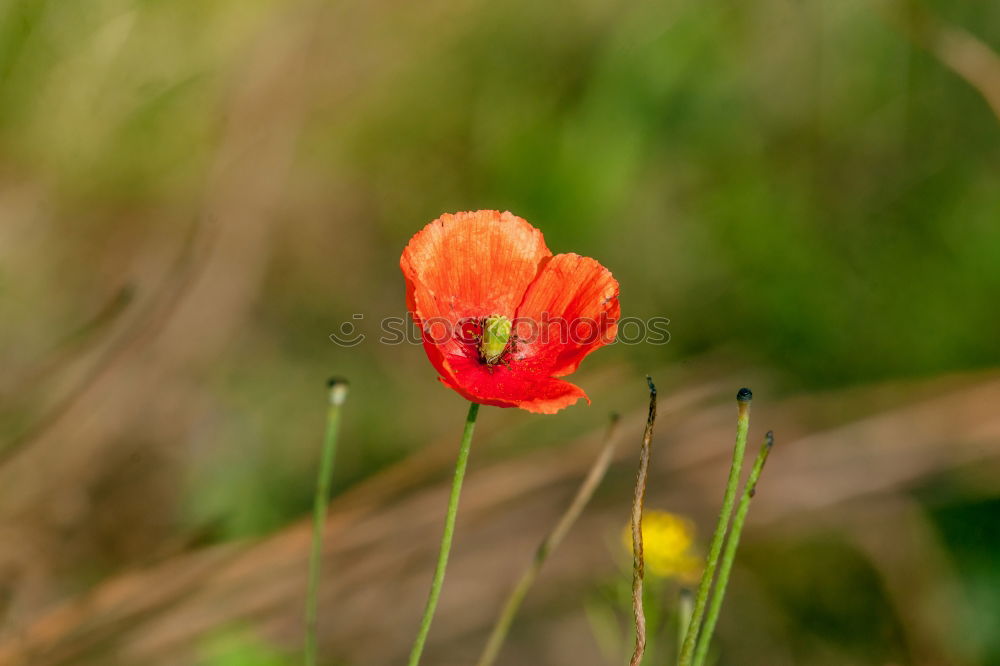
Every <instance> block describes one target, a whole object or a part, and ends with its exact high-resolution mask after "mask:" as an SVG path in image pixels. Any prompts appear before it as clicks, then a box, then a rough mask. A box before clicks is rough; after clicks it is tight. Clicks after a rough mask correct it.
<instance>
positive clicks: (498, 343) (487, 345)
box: [479, 315, 511, 365]
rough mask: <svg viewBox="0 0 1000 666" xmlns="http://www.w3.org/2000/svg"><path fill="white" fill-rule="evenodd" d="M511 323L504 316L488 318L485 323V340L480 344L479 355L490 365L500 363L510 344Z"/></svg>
mask: <svg viewBox="0 0 1000 666" xmlns="http://www.w3.org/2000/svg"><path fill="white" fill-rule="evenodd" d="M510 330H511V321H510V319H508V318H507V317H505V316H503V315H493V316H492V317H487V318H486V320H485V321H484V322H483V338H482V340H480V342H479V355H480V356H482V357H483V361H485V362H486V363H488V364H489V365H494V364H496V363H499V362H500V357H501V356H503V353H504V351H505V350H506V349H507V343H508V342H510Z"/></svg>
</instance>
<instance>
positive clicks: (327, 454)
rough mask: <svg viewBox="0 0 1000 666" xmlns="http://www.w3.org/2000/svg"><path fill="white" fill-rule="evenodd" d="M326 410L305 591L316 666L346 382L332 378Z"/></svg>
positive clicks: (308, 652) (311, 661) (309, 649)
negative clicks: (322, 565)
mask: <svg viewBox="0 0 1000 666" xmlns="http://www.w3.org/2000/svg"><path fill="white" fill-rule="evenodd" d="M328 386H329V407H328V408H327V411H326V434H325V436H324V437H323V453H322V457H321V459H320V463H319V474H318V477H317V480H316V498H315V500H314V501H313V533H312V549H311V550H310V553H309V582H308V586H307V589H306V646H305V663H306V666H316V615H317V607H318V599H319V570H320V560H321V559H322V555H323V525H324V524H325V523H326V507H327V505H328V504H329V503H330V481H331V479H332V478H333V461H334V459H335V458H336V455H337V436H338V434H339V433H340V407H341V405H343V404H344V401H345V400H346V399H347V382H346V381H344V380H340V379H331V380H330V381H329V382H328Z"/></svg>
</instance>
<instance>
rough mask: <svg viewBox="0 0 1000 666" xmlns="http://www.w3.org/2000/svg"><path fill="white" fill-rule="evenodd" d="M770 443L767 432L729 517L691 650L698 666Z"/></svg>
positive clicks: (711, 631) (720, 605)
mask: <svg viewBox="0 0 1000 666" xmlns="http://www.w3.org/2000/svg"><path fill="white" fill-rule="evenodd" d="M772 446H774V433H770V432H769V433H767V439H766V440H765V441H764V445H763V446H762V447H760V453H758V454H757V460H755V461H754V464H753V468H752V469H751V470H750V476H749V477H748V478H747V484H746V486H745V487H744V488H743V496H742V497H741V498H740V504H739V506H738V507H737V508H736V515H735V516H734V517H733V528H732V530H730V532H729V539H727V540H726V550H725V551H724V552H723V554H722V563H721V564H720V565H719V579H718V580H717V581H716V583H715V589H713V590H712V602H711V605H710V606H709V608H708V615H706V616H705V627H704V628H703V629H702V631H701V636H699V637H698V647H697V648H696V649H695V651H694V662H693V664H694V666H701V664H704V663H705V657H706V656H707V655H708V644H709V643H711V641H712V633H713V632H714V631H715V623H716V621H717V620H718V619H719V609H721V608H722V598H723V597H724V596H725V595H726V584H727V583H728V582H729V572H730V571H732V568H733V560H735V559H736V549H737V548H738V547H739V545H740V533H741V532H743V523H744V522H746V519H747V512H748V511H750V500H752V499H753V496H754V494H755V493H756V492H757V481H758V479H760V473H761V470H763V469H764V463H766V462H767V456H768V454H769V453H770V452H771V447H772Z"/></svg>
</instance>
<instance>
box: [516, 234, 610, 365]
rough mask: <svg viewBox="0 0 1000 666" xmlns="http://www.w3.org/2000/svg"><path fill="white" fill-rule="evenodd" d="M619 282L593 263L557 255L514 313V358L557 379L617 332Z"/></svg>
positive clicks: (603, 268)
mask: <svg viewBox="0 0 1000 666" xmlns="http://www.w3.org/2000/svg"><path fill="white" fill-rule="evenodd" d="M620 314H621V306H620V305H619V303H618V281H617V280H615V278H614V277H613V276H612V275H611V271H609V270H608V269H606V268H605V267H604V266H602V265H601V264H600V263H598V262H597V261H595V260H593V259H591V258H590V257H581V256H580V255H578V254H559V255H556V256H555V257H553V258H552V259H551V260H550V261H549V262H548V263H546V264H545V266H544V267H543V268H542V271H541V273H539V274H538V277H537V278H536V279H535V281H534V282H533V283H532V284H531V286H530V287H528V291H527V293H525V295H524V300H523V301H522V302H521V305H520V306H519V307H518V309H517V321H516V326H517V328H516V329H515V330H516V333H517V335H518V338H519V341H518V343H517V349H516V353H515V357H516V358H517V359H521V358H524V360H525V361H528V360H530V361H531V363H532V365H535V366H536V367H537V368H539V370H545V371H546V372H547V374H550V375H554V376H556V377H561V376H563V375H568V374H569V373H571V372H573V371H574V370H576V369H577V367H578V366H579V365H580V362H581V361H582V360H583V359H584V357H585V356H586V355H587V354H589V353H590V352H592V351H594V350H595V349H597V348H598V347H600V346H602V345H606V344H608V343H610V342H612V341H614V339H615V335H616V333H617V332H618V317H619V316H620Z"/></svg>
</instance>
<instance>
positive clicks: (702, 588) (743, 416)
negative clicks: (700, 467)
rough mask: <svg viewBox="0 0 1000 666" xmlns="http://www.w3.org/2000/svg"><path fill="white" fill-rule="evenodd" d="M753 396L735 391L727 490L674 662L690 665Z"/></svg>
mask: <svg viewBox="0 0 1000 666" xmlns="http://www.w3.org/2000/svg"><path fill="white" fill-rule="evenodd" d="M752 398H753V395H752V394H751V393H750V389H746V388H743V389H740V390H739V393H737V394H736V401H737V406H738V408H739V412H738V414H737V418H736V446H735V447H734V448H733V462H732V464H731V465H730V467H729V481H728V482H727V483H726V491H725V493H724V494H723V496H722V510H721V511H720V512H719V522H718V524H717V525H716V527H715V533H714V534H713V535H712V542H711V544H710V545H709V548H708V559H707V560H706V561H705V571H704V572H703V573H702V575H701V582H700V583H699V584H698V593H697V595H695V599H694V611H693V612H692V613H691V624H690V626H689V627H688V631H687V634H686V635H685V636H684V644H683V645H682V646H681V655H680V658H679V659H678V662H677V663H678V666H691V665H692V661H691V660H692V658H693V657H694V649H695V646H696V645H697V641H698V632H699V628H700V627H701V621H702V618H703V617H704V616H705V606H706V604H707V603H708V592H709V588H710V587H711V584H712V580H713V579H714V577H715V569H716V567H717V566H718V564H719V554H720V553H721V552H722V542H723V541H724V539H725V536H726V530H727V529H728V528H729V520H730V518H731V517H732V514H733V505H734V504H735V503H736V490H737V487H738V486H739V483H740V472H741V471H742V469H743V457H744V455H745V454H746V448H747V430H749V428H750V401H751V399H752Z"/></svg>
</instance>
